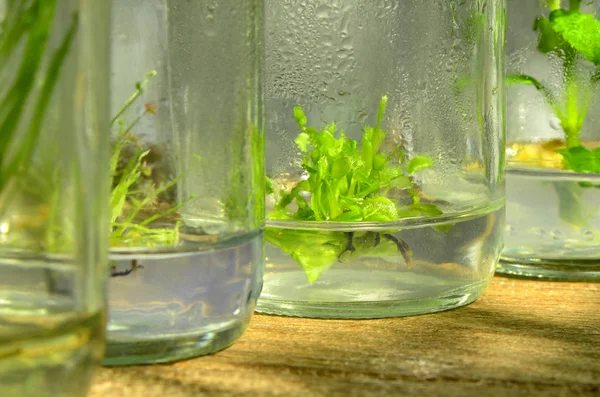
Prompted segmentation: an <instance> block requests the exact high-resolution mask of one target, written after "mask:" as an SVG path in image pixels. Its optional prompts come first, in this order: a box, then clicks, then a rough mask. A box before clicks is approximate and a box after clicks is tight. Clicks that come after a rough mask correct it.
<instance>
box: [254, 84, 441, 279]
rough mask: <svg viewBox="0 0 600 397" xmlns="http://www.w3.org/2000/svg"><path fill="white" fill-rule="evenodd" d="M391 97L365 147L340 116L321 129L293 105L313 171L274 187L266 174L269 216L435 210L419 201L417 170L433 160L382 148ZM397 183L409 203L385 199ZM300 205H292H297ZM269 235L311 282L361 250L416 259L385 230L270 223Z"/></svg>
mask: <svg viewBox="0 0 600 397" xmlns="http://www.w3.org/2000/svg"><path fill="white" fill-rule="evenodd" d="M387 100H388V98H387V96H384V97H383V98H382V99H381V102H380V103H379V109H378V113H377V123H376V124H375V127H370V126H365V127H364V132H363V135H362V139H361V143H360V147H359V145H358V142H357V141H355V140H353V139H350V138H348V137H346V136H345V134H344V131H339V133H338V128H337V126H336V124H335V123H331V124H328V125H326V126H325V127H324V128H323V129H322V130H320V131H319V130H317V129H316V128H315V127H310V126H307V118H306V115H305V113H304V111H303V109H302V108H301V107H295V108H294V117H295V119H296V122H297V123H298V126H299V127H300V133H299V135H298V137H297V138H296V140H295V143H296V145H297V146H298V149H299V150H300V152H301V153H302V169H303V170H304V171H305V173H306V175H307V176H308V177H307V178H306V179H304V180H301V181H299V182H298V183H296V184H295V185H294V186H293V187H292V188H291V189H290V190H289V191H280V192H277V191H275V190H274V189H273V184H272V182H271V181H267V193H268V194H274V195H275V197H276V204H275V207H274V210H273V211H272V212H271V213H270V214H269V218H270V219H274V220H290V221H316V222H378V223H387V222H395V221H397V220H399V219H401V218H407V217H418V216H437V215H441V214H442V212H441V211H440V210H439V209H438V208H437V207H436V206H435V205H433V204H428V203H421V202H420V197H419V194H418V191H417V189H416V186H415V184H414V182H413V181H412V175H414V174H416V173H418V172H419V171H421V170H424V169H426V168H429V167H431V166H432V165H433V160H432V159H431V158H429V157H425V156H416V157H413V158H412V159H410V160H408V159H407V158H406V156H405V153H404V150H402V149H401V147H400V146H398V147H397V148H396V150H394V151H393V153H391V154H385V153H383V152H382V151H381V147H382V143H383V142H384V139H385V137H386V132H385V130H383V129H382V128H381V123H382V120H383V116H384V114H385V111H386V107H387ZM392 190H396V191H403V192H406V193H408V197H409V200H410V203H409V204H407V205H404V206H399V205H398V204H397V203H396V201H394V200H392V199H390V198H388V195H389V193H390V192H391V191H392ZM294 204H295V205H294ZM266 240H267V241H268V242H269V243H271V244H273V245H275V246H277V247H279V248H280V249H281V250H282V251H284V252H286V253H287V254H289V255H290V256H291V257H292V258H293V259H294V260H295V261H296V262H297V263H298V264H299V265H300V266H302V268H303V269H304V271H305V272H306V276H307V278H308V281H309V282H310V283H313V282H314V281H316V280H317V279H318V278H319V277H320V276H321V274H323V272H324V271H325V270H326V269H327V268H329V267H330V266H331V265H333V264H334V263H335V262H337V261H342V262H343V261H347V260H350V259H353V258H359V257H365V256H369V257H378V256H379V257H385V256H390V255H402V256H403V257H404V260H405V261H406V263H407V266H411V261H410V255H411V252H410V249H409V248H408V245H407V244H406V243H405V242H404V241H402V240H399V239H397V238H396V237H394V236H393V235H392V234H389V233H384V232H372V231H368V232H360V233H358V232H357V233H353V232H344V231H326V230H295V229H279V228H267V230H266Z"/></svg>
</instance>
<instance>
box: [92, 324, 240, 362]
mask: <svg viewBox="0 0 600 397" xmlns="http://www.w3.org/2000/svg"><path fill="white" fill-rule="evenodd" d="M249 322H250V321H249V318H248V320H247V321H244V322H236V323H235V324H234V325H230V326H228V327H226V328H223V329H218V330H214V331H211V332H202V333H200V334H196V335H186V336H181V337H169V338H164V339H159V340H144V339H140V340H134V341H126V342H125V341H111V340H108V341H107V342H106V354H105V356H104V360H103V361H102V365H103V366H120V365H140V364H158V363H172V362H175V361H181V360H186V359H190V358H194V357H198V356H204V355H207V354H212V353H216V352H218V351H220V350H223V349H226V348H227V347H229V346H231V345H232V344H233V343H234V342H235V341H236V340H237V339H238V338H240V337H241V336H242V334H243V333H244V331H245V330H246V328H247V327H248V324H249Z"/></svg>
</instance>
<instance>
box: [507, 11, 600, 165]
mask: <svg viewBox="0 0 600 397" xmlns="http://www.w3.org/2000/svg"><path fill="white" fill-rule="evenodd" d="M546 6H547V8H548V10H549V11H550V12H549V15H548V16H547V17H545V16H540V17H538V18H536V20H535V22H534V30H535V31H537V32H538V46H537V48H538V51H539V52H541V53H543V54H553V55H554V56H556V57H557V58H558V59H559V60H560V63H561V70H562V80H563V81H562V83H563V84H562V87H563V92H562V93H559V95H557V94H556V93H555V92H553V91H552V90H551V89H549V88H547V87H546V86H545V85H544V84H543V83H542V82H540V81H539V80H537V79H536V78H534V77H532V76H529V75H525V74H513V75H510V76H508V77H507V83H508V84H509V85H512V84H526V85H531V86H533V87H535V88H536V89H537V90H538V91H539V92H540V94H541V95H542V96H543V97H544V100H545V102H546V103H547V104H548V106H549V107H550V108H551V109H552V111H553V112H554V114H555V115H556V117H557V118H558V120H559V121H560V126H561V128H562V130H563V132H564V136H565V141H566V148H564V149H559V150H558V152H559V153H560V154H562V156H563V159H564V161H563V163H564V167H565V168H567V169H571V170H573V171H577V172H593V173H598V172H600V149H595V150H590V149H588V148H586V147H585V146H582V145H581V141H580V135H581V130H582V128H583V123H584V120H585V117H586V113H587V110H588V106H589V103H590V100H591V98H592V93H593V90H594V89H595V88H596V85H597V83H598V80H600V21H599V20H597V19H595V17H594V15H592V14H588V13H584V12H582V11H581V10H580V7H581V0H569V5H568V8H566V9H563V8H561V1H560V0H547V2H546ZM582 61H587V62H590V63H591V64H593V71H592V72H591V73H590V74H589V75H587V76H582V75H581V73H580V72H579V70H578V65H579V63H580V62H582Z"/></svg>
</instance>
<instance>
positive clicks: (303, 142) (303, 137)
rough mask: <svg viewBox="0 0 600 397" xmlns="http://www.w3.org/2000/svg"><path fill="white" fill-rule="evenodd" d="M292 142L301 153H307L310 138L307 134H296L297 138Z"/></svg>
mask: <svg viewBox="0 0 600 397" xmlns="http://www.w3.org/2000/svg"><path fill="white" fill-rule="evenodd" d="M294 142H296V145H297V146H298V149H300V151H301V152H303V153H308V144H309V142H310V138H309V136H308V134H307V133H305V132H303V133H301V134H298V137H297V138H296V140H295V141H294Z"/></svg>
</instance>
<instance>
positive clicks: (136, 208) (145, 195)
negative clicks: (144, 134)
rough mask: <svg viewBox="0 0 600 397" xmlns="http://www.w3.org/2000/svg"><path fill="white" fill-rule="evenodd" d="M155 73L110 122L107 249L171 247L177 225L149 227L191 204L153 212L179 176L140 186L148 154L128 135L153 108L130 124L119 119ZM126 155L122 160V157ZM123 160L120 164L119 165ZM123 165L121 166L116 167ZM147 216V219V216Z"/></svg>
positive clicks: (146, 174) (147, 169)
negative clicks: (112, 137)
mask: <svg viewBox="0 0 600 397" xmlns="http://www.w3.org/2000/svg"><path fill="white" fill-rule="evenodd" d="M155 74H156V72H154V71H152V72H150V73H148V75H147V76H146V79H145V80H144V81H143V82H138V83H136V91H135V92H134V94H133V95H132V96H131V97H130V98H129V99H128V100H127V101H126V102H125V104H124V105H123V107H122V108H121V110H119V112H118V113H117V114H116V115H115V117H114V118H113V119H112V121H111V125H112V126H113V127H114V126H115V125H117V126H118V132H117V134H116V139H115V141H114V143H113V148H112V155H111V162H110V172H111V179H112V181H111V186H112V191H111V196H110V208H111V218H110V225H111V245H112V246H119V247H123V246H144V247H153V246H162V245H174V244H176V243H177V242H178V241H179V223H176V224H175V226H171V227H154V226H152V225H151V224H152V223H153V222H156V221H158V220H160V219H163V218H165V217H166V216H168V215H172V214H175V213H176V212H177V211H178V210H179V209H180V208H181V207H183V206H184V205H186V204H187V203H188V202H189V201H191V200H193V199H194V197H193V196H191V197H189V198H188V199H187V200H185V201H183V202H181V203H179V204H176V205H173V206H168V207H167V208H163V209H161V210H157V209H156V204H157V201H158V198H159V197H160V196H161V194H163V193H165V192H166V191H168V190H169V189H172V188H173V187H174V186H175V185H176V184H177V182H178V181H179V180H180V179H181V177H182V176H183V175H178V176H177V177H175V178H173V179H171V180H169V181H167V182H166V183H161V184H159V185H158V186H157V185H155V184H153V183H150V184H148V183H145V184H142V183H141V182H142V180H144V179H145V178H148V177H150V176H151V173H152V169H151V168H150V167H149V166H148V164H147V163H146V159H147V157H148V156H149V155H150V153H151V150H150V149H147V148H144V147H143V145H142V144H141V143H140V142H139V139H138V138H137V137H136V136H135V135H134V134H132V133H131V131H132V129H133V127H134V126H135V125H136V124H137V123H138V122H139V121H140V120H141V119H142V118H143V117H145V116H146V115H147V114H154V113H155V111H156V109H155V107H154V106H152V105H149V104H147V105H146V106H145V107H144V110H143V112H142V113H141V114H140V115H139V116H137V117H136V118H135V119H134V120H133V122H131V123H130V124H129V125H126V124H125V122H124V121H123V120H121V119H119V117H120V116H121V115H122V114H123V113H124V112H125V111H126V110H127V109H128V108H130V107H131V106H132V105H133V104H134V103H135V102H136V100H137V99H138V97H139V96H140V95H141V94H142V91H143V89H144V87H145V86H146V85H147V83H148V81H149V79H150V78H151V77H152V76H154V75H155ZM125 149H129V150H127V151H126V150H125ZM126 152H127V153H128V155H127V158H125V157H126V156H125V153H126ZM123 160H124V161H123ZM121 163H123V164H124V166H122V167H119V164H121ZM148 212H150V213H151V215H147V213H148Z"/></svg>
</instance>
